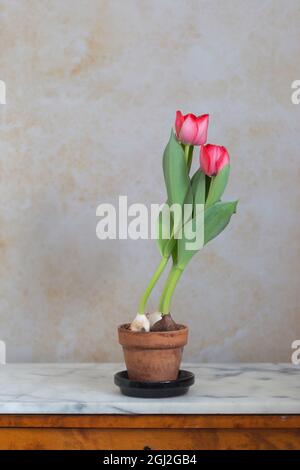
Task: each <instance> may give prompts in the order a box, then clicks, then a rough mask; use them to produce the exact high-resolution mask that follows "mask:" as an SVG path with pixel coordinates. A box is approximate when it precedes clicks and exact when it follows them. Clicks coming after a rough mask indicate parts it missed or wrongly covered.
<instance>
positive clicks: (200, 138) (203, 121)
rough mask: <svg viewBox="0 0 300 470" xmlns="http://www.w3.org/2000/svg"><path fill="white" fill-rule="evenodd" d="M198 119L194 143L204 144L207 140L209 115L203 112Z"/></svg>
mask: <svg viewBox="0 0 300 470" xmlns="http://www.w3.org/2000/svg"><path fill="white" fill-rule="evenodd" d="M196 119H197V126H198V131H197V134H196V137H195V139H194V142H193V145H204V144H205V142H206V140H207V129H208V120H209V115H208V114H203V115H202V116H199V117H198V118H196Z"/></svg>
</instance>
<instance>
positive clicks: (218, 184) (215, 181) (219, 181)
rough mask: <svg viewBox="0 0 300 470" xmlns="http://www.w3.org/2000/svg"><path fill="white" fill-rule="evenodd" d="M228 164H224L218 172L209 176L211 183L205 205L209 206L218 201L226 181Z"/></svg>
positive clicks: (228, 169) (228, 170)
mask: <svg viewBox="0 0 300 470" xmlns="http://www.w3.org/2000/svg"><path fill="white" fill-rule="evenodd" d="M229 172H230V165H226V166H224V168H222V170H221V171H220V173H218V174H217V175H216V176H214V177H212V178H211V183H210V187H209V191H208V196H207V199H206V207H210V206H212V205H213V204H215V203H216V202H218V201H220V199H221V197H222V196H223V193H224V191H225V188H226V186H227V183H228V178H229Z"/></svg>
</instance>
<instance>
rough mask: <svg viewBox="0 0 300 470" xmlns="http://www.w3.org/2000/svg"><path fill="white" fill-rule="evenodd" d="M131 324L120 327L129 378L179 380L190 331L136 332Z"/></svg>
mask: <svg viewBox="0 0 300 470" xmlns="http://www.w3.org/2000/svg"><path fill="white" fill-rule="evenodd" d="M129 326H130V325H129V324H124V325H121V326H119V328H118V334H119V343H120V344H121V346H122V347H123V352H124V359H125V364H126V367H127V372H128V377H129V379H131V380H139V381H148V382H157V381H163V380H176V379H177V376H178V372H179V368H180V364H181V358H182V351H183V347H184V346H185V345H186V343H187V339H188V328H187V327H186V326H184V325H179V329H178V330H175V331H150V332H147V333H146V332H136V331H131V330H130V329H129Z"/></svg>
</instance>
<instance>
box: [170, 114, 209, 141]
mask: <svg viewBox="0 0 300 470" xmlns="http://www.w3.org/2000/svg"><path fill="white" fill-rule="evenodd" d="M208 117H209V116H208V114H203V115H202V116H198V117H196V116H195V115H194V114H186V115H185V116H184V115H183V114H182V113H181V111H177V113H176V120H175V130H176V136H177V139H178V140H179V141H180V142H182V143H183V144H185V145H203V144H205V142H206V139H207V128H208Z"/></svg>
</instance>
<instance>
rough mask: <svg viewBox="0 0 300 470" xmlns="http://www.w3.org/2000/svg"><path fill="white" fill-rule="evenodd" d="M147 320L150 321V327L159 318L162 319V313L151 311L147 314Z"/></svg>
mask: <svg viewBox="0 0 300 470" xmlns="http://www.w3.org/2000/svg"><path fill="white" fill-rule="evenodd" d="M148 318H149V322H150V328H151V327H152V326H153V325H154V324H155V323H157V322H158V321H159V320H161V319H162V314H161V313H160V312H153V313H150V315H148Z"/></svg>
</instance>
